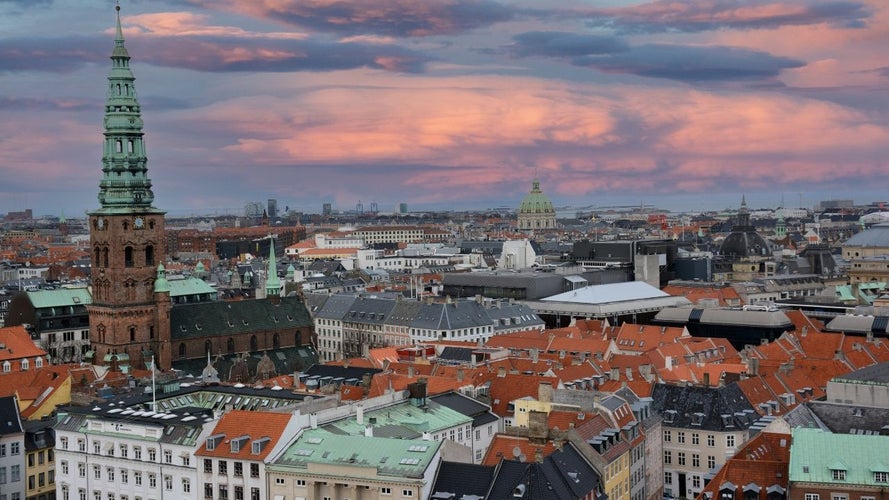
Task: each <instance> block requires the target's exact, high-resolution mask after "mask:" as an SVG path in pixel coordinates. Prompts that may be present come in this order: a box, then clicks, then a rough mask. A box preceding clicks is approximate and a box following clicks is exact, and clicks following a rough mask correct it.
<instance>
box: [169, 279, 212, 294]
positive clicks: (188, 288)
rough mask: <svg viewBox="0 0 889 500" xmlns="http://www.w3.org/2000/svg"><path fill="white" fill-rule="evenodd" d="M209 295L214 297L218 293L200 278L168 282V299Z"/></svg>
mask: <svg viewBox="0 0 889 500" xmlns="http://www.w3.org/2000/svg"><path fill="white" fill-rule="evenodd" d="M204 294H209V295H212V296H214V297H216V296H217V295H218V294H219V292H217V291H216V289H215V288H213V287H212V286H210V284H209V283H207V282H206V281H204V280H202V279H200V278H185V279H182V280H171V281H170V297H182V296H183V295H204Z"/></svg>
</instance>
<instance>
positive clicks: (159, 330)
mask: <svg viewBox="0 0 889 500" xmlns="http://www.w3.org/2000/svg"><path fill="white" fill-rule="evenodd" d="M116 28H117V29H116V34H115V38H114V49H113V50H112V52H111V71H110V73H109V75H108V91H107V97H106V100H105V133H104V142H103V144H104V146H103V154H102V180H101V182H100V183H99V205H100V206H99V208H98V209H96V210H93V211H91V212H89V226H90V248H91V253H92V284H93V294H92V304H90V305H88V306H87V311H88V313H89V321H90V341H91V344H92V347H93V351H92V355H93V359H92V362H93V363H94V364H97V365H111V366H125V365H130V366H134V367H136V368H143V367H145V365H146V363H147V362H150V361H151V359H152V358H156V359H157V361H158V363H160V364H162V365H166V366H169V365H170V344H169V341H162V340H161V339H169V332H168V330H169V327H170V322H169V309H170V299H169V287H168V286H167V287H166V290H164V287H165V283H166V280H158V281H157V283H156V282H155V278H156V277H160V278H162V277H163V273H164V269H163V266H162V265H159V264H160V263H162V262H163V261H164V241H165V239H164V238H165V237H164V212H163V211H162V210H159V209H157V208H155V207H154V206H152V203H153V202H154V193H153V192H152V190H151V181H150V180H149V178H148V157H147V156H146V151H145V143H144V141H143V140H142V136H143V132H142V113H141V111H142V110H141V108H140V106H139V102H138V100H137V99H136V86H135V77H134V76H133V73H132V71H131V70H130V55H129V53H128V52H127V49H126V47H125V46H124V38H123V31H122V30H121V27H120V6H118V7H117V26H116ZM156 285H161V288H157V286H156Z"/></svg>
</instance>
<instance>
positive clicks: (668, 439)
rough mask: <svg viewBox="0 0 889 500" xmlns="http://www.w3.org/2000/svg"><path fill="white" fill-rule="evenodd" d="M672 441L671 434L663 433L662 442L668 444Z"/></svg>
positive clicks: (668, 432)
mask: <svg viewBox="0 0 889 500" xmlns="http://www.w3.org/2000/svg"><path fill="white" fill-rule="evenodd" d="M672 440H673V433H672V432H671V431H667V430H665V431H664V442H665V443H669V442H670V441H672Z"/></svg>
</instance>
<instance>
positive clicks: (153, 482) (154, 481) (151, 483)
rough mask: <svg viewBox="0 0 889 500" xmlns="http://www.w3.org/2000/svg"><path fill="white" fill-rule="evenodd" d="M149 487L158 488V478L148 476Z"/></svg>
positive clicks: (152, 475) (151, 475)
mask: <svg viewBox="0 0 889 500" xmlns="http://www.w3.org/2000/svg"><path fill="white" fill-rule="evenodd" d="M148 487H149V488H157V476H155V475H154V474H149V475H148Z"/></svg>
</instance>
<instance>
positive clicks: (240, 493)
mask: <svg viewBox="0 0 889 500" xmlns="http://www.w3.org/2000/svg"><path fill="white" fill-rule="evenodd" d="M235 500H244V487H243V486H235Z"/></svg>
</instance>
